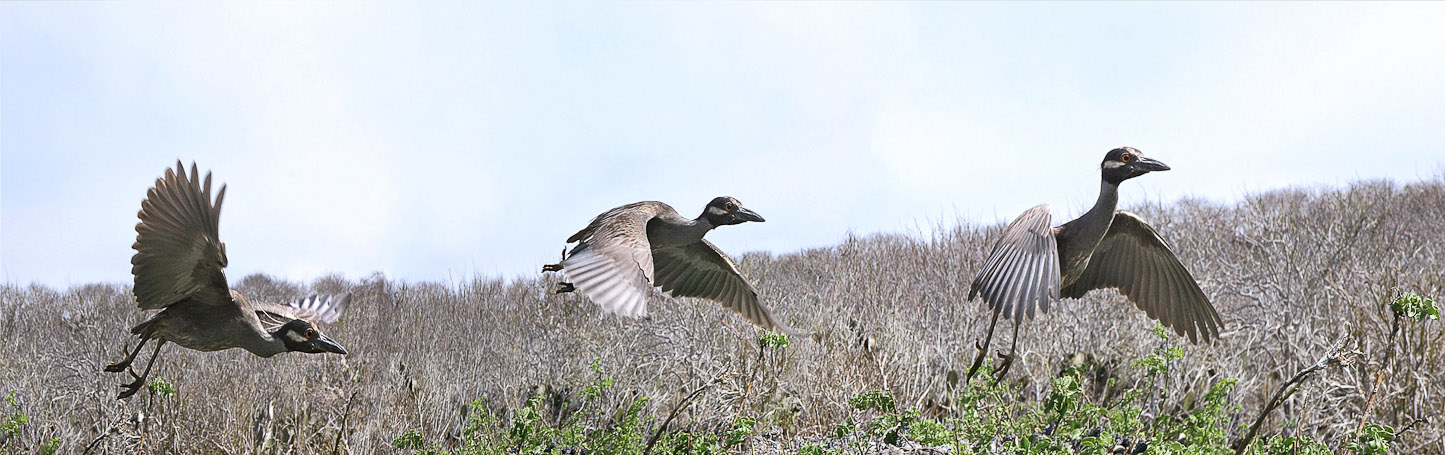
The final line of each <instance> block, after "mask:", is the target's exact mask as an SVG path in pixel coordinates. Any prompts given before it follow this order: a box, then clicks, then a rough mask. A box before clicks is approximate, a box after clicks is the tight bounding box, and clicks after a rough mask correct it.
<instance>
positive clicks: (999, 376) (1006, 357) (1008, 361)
mask: <svg viewBox="0 0 1445 455" xmlns="http://www.w3.org/2000/svg"><path fill="white" fill-rule="evenodd" d="M1020 325H1023V324H1019V321H1014V340H1013V343H1010V345H1009V348H1008V354H1004V353H1002V352H1000V353H998V358H999V359H1000V360H1002V362H999V364H1000V366H999V367H998V372H996V373H994V375H993V383H994V384H998V382H999V381H1001V380H1003V377H1004V375H1006V374H1008V367H1011V366H1013V364H1014V351H1017V350H1018V347H1019V326H1020Z"/></svg>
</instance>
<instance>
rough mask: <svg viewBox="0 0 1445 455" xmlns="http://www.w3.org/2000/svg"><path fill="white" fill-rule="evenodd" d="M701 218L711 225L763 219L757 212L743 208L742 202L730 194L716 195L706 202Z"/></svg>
mask: <svg viewBox="0 0 1445 455" xmlns="http://www.w3.org/2000/svg"><path fill="white" fill-rule="evenodd" d="M702 216H703V218H706V219H707V222H709V223H712V225H713V226H726V225H730V224H742V223H746V222H748V221H758V222H761V221H763V217H762V216H760V215H758V214H757V212H753V211H752V210H748V209H745V208H743V204H742V203H741V202H738V200H737V199H734V198H732V197H730V196H718V197H716V198H714V199H713V200H712V202H709V203H707V207H705V208H703V210H702Z"/></svg>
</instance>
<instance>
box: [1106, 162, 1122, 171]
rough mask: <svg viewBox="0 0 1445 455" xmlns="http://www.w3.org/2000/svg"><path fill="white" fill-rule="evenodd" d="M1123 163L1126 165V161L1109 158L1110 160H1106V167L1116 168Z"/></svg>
mask: <svg viewBox="0 0 1445 455" xmlns="http://www.w3.org/2000/svg"><path fill="white" fill-rule="evenodd" d="M1123 165H1124V163H1123V162H1122V161H1114V160H1109V161H1105V162H1104V168H1105V169H1114V168H1117V167H1119V166H1123Z"/></svg>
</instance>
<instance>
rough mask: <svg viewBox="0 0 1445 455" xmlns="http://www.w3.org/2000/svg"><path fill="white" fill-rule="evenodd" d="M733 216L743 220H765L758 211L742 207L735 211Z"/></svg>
mask: <svg viewBox="0 0 1445 455" xmlns="http://www.w3.org/2000/svg"><path fill="white" fill-rule="evenodd" d="M733 217H735V218H737V219H739V220H742V221H757V222H760V223H761V222H763V221H765V220H763V217H762V215H758V213H757V212H754V211H752V210H748V209H745V208H742V207H738V209H737V211H735V212H733Z"/></svg>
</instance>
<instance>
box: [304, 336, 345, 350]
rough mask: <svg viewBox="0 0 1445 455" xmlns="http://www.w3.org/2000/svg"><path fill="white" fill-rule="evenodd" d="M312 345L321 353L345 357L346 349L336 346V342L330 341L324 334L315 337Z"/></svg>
mask: <svg viewBox="0 0 1445 455" xmlns="http://www.w3.org/2000/svg"><path fill="white" fill-rule="evenodd" d="M312 343H313V344H315V345H316V347H317V348H320V349H321V350H322V351H326V352H335V353H337V354H341V355H346V348H343V347H341V345H340V344H338V343H337V342H336V340H333V339H331V337H329V336H326V335H325V334H322V335H320V336H317V337H316V339H315V340H313V341H312Z"/></svg>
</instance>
